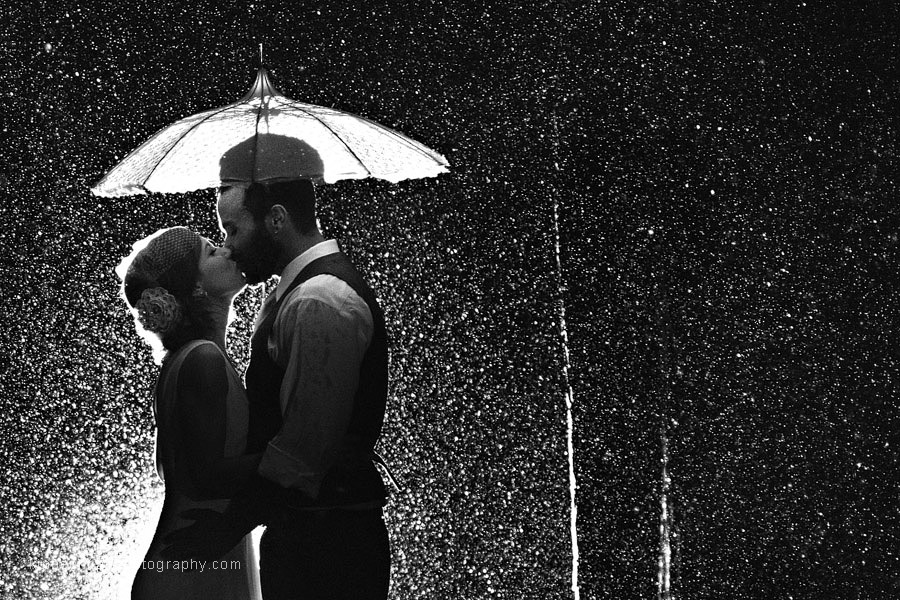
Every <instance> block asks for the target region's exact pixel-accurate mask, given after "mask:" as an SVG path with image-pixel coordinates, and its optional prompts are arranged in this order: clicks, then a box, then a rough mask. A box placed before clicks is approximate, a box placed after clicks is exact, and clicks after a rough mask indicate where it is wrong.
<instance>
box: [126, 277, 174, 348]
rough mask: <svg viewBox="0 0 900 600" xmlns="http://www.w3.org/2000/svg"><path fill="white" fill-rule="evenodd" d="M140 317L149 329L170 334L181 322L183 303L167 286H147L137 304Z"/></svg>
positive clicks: (159, 333) (162, 333)
mask: <svg viewBox="0 0 900 600" xmlns="http://www.w3.org/2000/svg"><path fill="white" fill-rule="evenodd" d="M135 308H136V309H137V312H138V319H139V320H140V322H141V325H142V326H143V327H144V329H146V330H147V331H152V332H153V333H156V334H158V335H161V336H162V335H168V334H169V333H171V332H172V331H173V330H174V329H175V327H177V326H178V324H179V323H180V322H181V305H180V304H179V303H178V300H176V299H175V296H173V295H172V294H170V293H169V292H168V291H167V290H166V288H163V287H153V288H147V289H145V290H144V291H143V292H142V293H141V299H140V300H138V303H137V306H135Z"/></svg>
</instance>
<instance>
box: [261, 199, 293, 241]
mask: <svg viewBox="0 0 900 600" xmlns="http://www.w3.org/2000/svg"><path fill="white" fill-rule="evenodd" d="M287 224H288V212H287V209H285V208H284V206H282V205H281V204H275V205H273V206H272V208H270V209H269V214H268V215H266V229H268V230H269V233H271V234H272V235H278V234H279V233H280V232H281V231H282V230H283V229H284V228H285V227H286V226H287Z"/></svg>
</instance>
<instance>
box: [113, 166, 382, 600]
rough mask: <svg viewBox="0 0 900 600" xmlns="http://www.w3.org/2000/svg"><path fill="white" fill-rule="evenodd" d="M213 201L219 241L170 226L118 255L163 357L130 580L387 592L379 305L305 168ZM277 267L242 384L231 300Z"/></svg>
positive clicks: (180, 587) (139, 315)
mask: <svg viewBox="0 0 900 600" xmlns="http://www.w3.org/2000/svg"><path fill="white" fill-rule="evenodd" d="M216 210H217V212H218V218H219V225H220V228H221V229H222V231H223V232H224V234H225V241H224V244H223V246H222V247H217V246H215V245H214V244H213V243H211V242H210V241H209V240H208V239H205V238H203V237H201V236H200V235H198V234H196V233H194V232H192V231H190V230H189V229H186V228H184V227H173V228H170V229H165V230H162V231H159V232H157V233H156V234H154V235H152V236H149V237H148V238H145V239H143V240H141V241H139V242H137V243H136V244H135V245H134V251H133V252H132V253H131V255H130V256H129V257H127V258H125V259H124V260H123V261H122V263H121V264H120V265H119V268H118V269H117V273H118V274H119V276H120V277H121V278H122V291H123V295H124V297H125V299H126V301H127V303H128V306H129V307H130V308H131V309H132V312H133V314H134V316H135V320H136V327H137V330H138V332H139V333H140V334H141V335H142V336H143V337H144V338H145V339H146V340H147V341H148V342H149V343H150V344H151V345H152V346H153V347H154V348H156V349H157V350H158V355H161V356H162V357H163V358H162V361H161V368H160V372H159V377H158V380H157V382H156V387H155V391H154V415H155V418H156V427H157V448H156V465H157V471H158V473H159V475H160V477H161V478H162V479H163V481H164V482H165V500H164V503H163V508H162V512H161V515H160V518H159V524H158V525H157V529H156V533H155V535H154V537H153V540H152V542H151V544H150V548H149V549H148V551H147V553H146V556H145V560H144V562H143V563H142V564H141V567H140V568H139V569H138V572H137V575H136V577H135V579H134V582H133V584H132V598H135V599H145V598H146V599H152V600H164V599H167V598H173V599H174V598H177V599H179V600H186V599H192V598H197V599H201V598H202V599H204V600H207V599H210V598H215V599H217V600H225V599H235V600H238V599H240V600H245V599H248V598H249V599H258V598H260V597H262V598H265V600H282V599H289V598H290V599H294V598H304V599H308V598H335V599H337V598H347V599H351V598H352V599H353V600H363V599H369V598H371V599H381V600H383V599H385V598H387V593H388V585H389V579H390V547H389V542H388V534H387V529H386V527H385V523H384V520H383V515H382V510H383V506H384V505H385V501H386V490H385V486H384V483H383V482H382V479H381V476H380V475H379V473H378V470H377V469H376V467H375V462H376V461H378V460H380V459H378V458H377V455H376V454H375V452H374V448H375V443H376V441H377V440H378V437H379V435H380V433H381V428H382V425H383V421H384V413H385V404H386V399H387V381H388V343H387V334H386V331H385V323H384V315H383V313H382V311H381V308H380V307H379V305H378V303H377V301H376V299H375V295H374V294H373V292H372V290H371V288H370V287H369V286H368V285H367V284H366V282H365V280H364V279H363V277H362V276H361V275H360V273H359V271H358V270H357V269H356V268H354V266H353V265H352V264H351V262H350V261H349V259H348V258H347V256H346V255H345V254H344V253H343V252H341V251H340V248H339V247H338V244H337V242H336V241H335V240H327V239H325V237H324V236H323V235H322V232H321V231H320V230H319V227H318V225H317V220H316V210H315V189H314V186H313V184H312V183H311V182H310V181H308V180H294V181H280V182H274V183H252V184H249V185H246V184H245V185H240V186H239V185H234V186H226V187H222V188H220V189H219V192H218V198H217V203H216ZM272 275H278V276H280V279H279V281H278V285H277V287H276V288H275V290H274V291H273V292H272V293H270V294H269V296H268V298H266V300H265V302H264V303H263V306H262V308H261V310H260V313H259V315H258V316H257V319H256V322H255V324H254V327H253V334H252V338H251V342H250V346H251V352H250V363H249V366H248V368H247V371H246V374H245V382H246V388H245V386H244V384H243V383H242V382H241V378H240V376H239V375H238V374H237V372H236V370H235V368H234V366H233V364H232V361H231V359H230V358H229V356H228V354H227V353H226V350H225V332H226V328H227V326H228V322H229V318H230V316H231V314H232V301H233V300H234V298H235V296H236V295H237V294H238V293H240V291H241V290H243V288H244V287H245V285H247V284H250V285H254V284H258V283H260V282H263V281H266V280H267V279H268V278H269V277H271V276H272ZM259 525H265V527H266V529H265V532H264V533H263V535H262V538H261V540H260V544H259V569H258V571H257V567H256V556H255V555H254V550H253V546H252V544H251V542H250V535H249V533H250V532H251V531H252V530H253V529H254V528H255V527H257V526H259ZM185 564H188V565H191V567H189V568H184V567H183V565H185Z"/></svg>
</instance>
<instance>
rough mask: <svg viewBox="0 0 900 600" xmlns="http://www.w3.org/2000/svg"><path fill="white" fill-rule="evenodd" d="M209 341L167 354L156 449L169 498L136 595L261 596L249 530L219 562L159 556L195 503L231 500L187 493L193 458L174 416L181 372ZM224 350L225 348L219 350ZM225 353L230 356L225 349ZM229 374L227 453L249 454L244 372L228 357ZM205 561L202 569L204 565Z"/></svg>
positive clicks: (162, 598) (244, 599)
mask: <svg viewBox="0 0 900 600" xmlns="http://www.w3.org/2000/svg"><path fill="white" fill-rule="evenodd" d="M201 344H212V345H213V346H215V347H216V348H217V349H218V346H216V345H215V344H214V343H213V342H209V341H206V340H195V341H193V342H189V343H188V344H186V345H184V346H182V347H181V348H179V349H178V350H176V351H175V352H174V353H173V354H171V355H170V356H169V357H167V359H166V364H164V365H163V371H162V373H161V374H160V379H159V381H158V382H157V387H156V406H155V408H156V411H155V412H156V418H157V448H156V464H157V471H158V472H159V475H160V477H161V478H162V479H163V480H164V481H165V482H166V492H165V500H164V502H163V508H162V512H161V514H160V517H159V524H158V525H157V527H156V533H155V535H154V536H153V541H152V542H151V543H150V549H149V550H148V551H147V554H146V556H145V558H144V562H143V563H142V564H141V567H140V568H139V569H138V573H137V576H136V577H135V580H134V583H133V585H132V590H131V595H132V598H133V599H140V600H144V599H146V600H166V599H168V598H172V599H176V598H177V599H179V600H191V599H195V598H196V599H198V600H200V599H202V600H211V599H215V600H260V598H261V597H262V594H261V593H260V588H259V571H258V569H257V557H256V553H255V551H254V549H253V545H252V542H251V539H250V535H247V536H246V537H244V539H243V540H242V541H241V542H239V543H238V544H237V546H235V547H234V548H233V549H232V550H231V551H230V552H228V553H227V554H226V555H225V556H223V557H221V558H220V559H219V560H218V561H216V562H213V561H206V562H205V564H203V563H201V561H196V560H195V561H194V565H193V566H194V567H197V568H195V569H194V570H184V569H183V568H182V567H183V566H185V565H187V564H189V561H187V562H185V561H172V560H168V561H167V560H166V559H165V558H163V557H162V556H160V554H159V553H160V551H161V550H162V549H163V548H164V547H165V543H164V542H163V539H164V538H165V537H166V535H168V534H169V533H171V532H172V531H174V530H176V529H179V528H181V527H185V526H187V525H190V524H192V523H193V521H191V520H184V519H182V518H180V516H179V515H180V514H181V513H182V512H183V511H185V510H189V509H193V508H211V509H213V510H216V511H219V512H222V511H224V510H225V507H226V506H227V505H228V500H195V499H192V498H190V497H188V495H187V493H186V492H185V489H183V488H185V487H186V486H183V485H181V484H180V482H186V481H188V480H189V474H188V472H187V469H188V465H189V464H190V461H191V457H190V456H186V455H185V453H184V452H183V451H182V450H183V449H182V448H181V445H180V444H178V443H177V440H178V429H177V422H176V421H175V416H176V415H177V410H176V408H177V402H178V397H177V396H178V394H177V389H178V374H179V371H180V370H181V366H182V364H183V363H184V360H185V358H186V357H187V356H188V355H189V354H190V353H191V351H192V350H194V349H195V348H197V347H199V346H200V345H201ZM219 351H220V352H221V350H219ZM223 357H225V355H224V353H223ZM225 363H226V370H227V373H228V375H227V376H228V396H227V401H226V431H225V451H224V456H226V457H229V456H238V455H240V454H243V453H244V450H245V447H246V441H247V427H248V407H247V396H246V393H245V392H244V387H243V384H242V383H241V379H240V376H239V375H238V374H237V372H236V371H235V370H234V367H232V366H231V363H230V362H229V361H228V359H227V357H225ZM201 565H202V569H201V568H199V567H200V566H201Z"/></svg>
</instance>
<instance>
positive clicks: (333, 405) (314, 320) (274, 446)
mask: <svg viewBox="0 0 900 600" xmlns="http://www.w3.org/2000/svg"><path fill="white" fill-rule="evenodd" d="M373 329H374V327H373V324H372V315H371V311H370V310H369V307H368V306H367V305H366V303H365V302H364V301H363V300H362V298H360V297H359V296H358V295H357V294H356V292H354V291H353V289H352V288H350V286H348V285H347V284H346V283H345V282H343V281H341V280H340V279H338V278H336V277H333V276H331V275H321V276H318V277H315V278H313V279H310V280H309V281H308V282H306V283H304V284H303V285H301V286H299V287H297V288H296V289H294V290H293V291H292V292H291V293H290V296H289V297H288V298H286V299H285V302H284V305H283V306H282V308H281V310H280V311H279V314H278V316H277V317H276V321H275V327H274V331H273V335H272V337H271V338H270V340H269V352H270V354H271V355H272V358H273V359H274V360H275V361H276V362H277V363H278V364H280V365H282V366H284V367H285V377H284V381H283V382H282V385H281V395H280V401H281V411H282V415H283V419H284V420H283V425H282V428H281V431H279V433H278V435H276V436H275V437H274V438H273V439H272V440H271V441H270V442H269V445H268V448H267V449H266V451H265V454H264V455H263V458H262V461H261V463H260V466H259V472H260V474H261V475H263V476H264V477H266V478H268V479H270V480H272V481H275V482H277V483H279V484H281V485H282V486H284V487H286V488H293V489H298V490H300V491H302V492H303V493H304V494H305V495H307V496H309V497H311V498H315V497H317V496H318V493H319V487H320V485H321V483H322V478H323V477H324V476H325V473H326V472H327V470H328V468H329V467H330V466H331V465H332V464H333V463H334V460H335V457H336V456H337V453H338V451H339V449H340V445H341V442H342V440H343V438H344V435H345V433H346V431H347V426H348V424H349V422H350V416H351V413H352V411H353V400H354V396H355V394H356V389H357V386H358V383H359V370H360V365H361V364H362V359H363V355H364V354H365V352H366V349H367V348H368V346H369V343H370V342H371V339H372V332H373Z"/></svg>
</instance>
